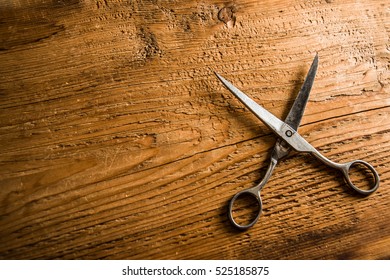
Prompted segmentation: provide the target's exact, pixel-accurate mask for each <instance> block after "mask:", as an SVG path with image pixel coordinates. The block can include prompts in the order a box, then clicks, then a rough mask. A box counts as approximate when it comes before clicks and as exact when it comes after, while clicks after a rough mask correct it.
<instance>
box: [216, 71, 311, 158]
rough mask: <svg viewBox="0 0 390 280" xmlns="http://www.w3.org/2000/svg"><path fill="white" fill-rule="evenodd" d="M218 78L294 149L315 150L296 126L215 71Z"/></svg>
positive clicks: (302, 150)
mask: <svg viewBox="0 0 390 280" xmlns="http://www.w3.org/2000/svg"><path fill="white" fill-rule="evenodd" d="M215 75H216V76H217V77H218V79H220V80H221V82H222V83H223V84H224V85H225V86H226V88H227V89H228V90H230V91H231V92H232V93H233V94H234V95H235V96H236V97H237V98H238V100H240V101H241V102H242V103H243V104H244V105H245V106H246V107H247V108H248V109H249V110H251V111H252V113H253V114H255V116H256V117H257V118H259V119H260V120H261V121H262V122H263V123H264V124H265V125H267V126H268V127H269V128H270V129H271V130H272V131H273V133H275V134H276V135H278V136H279V137H280V138H282V139H283V140H284V141H286V142H287V143H288V144H289V145H290V146H291V147H292V148H293V149H295V150H296V151H300V152H313V151H315V149H314V148H313V146H311V145H310V144H309V143H308V142H307V141H306V140H305V139H303V138H302V136H300V135H299V134H298V133H297V132H296V130H295V129H294V128H292V127H291V126H289V125H288V124H287V123H284V122H283V121H281V120H280V119H278V118H277V117H275V116H274V115H273V114H272V113H270V112H268V111H267V110H266V109H264V108H263V107H262V106H260V105H259V104H257V103H256V102H255V101H253V100H252V99H251V98H250V97H249V96H247V95H246V94H245V93H243V92H242V91H240V90H239V89H238V88H236V87H235V86H233V85H232V84H231V83H230V82H229V81H227V80H226V79H225V78H224V77H222V76H221V75H219V74H217V73H215Z"/></svg>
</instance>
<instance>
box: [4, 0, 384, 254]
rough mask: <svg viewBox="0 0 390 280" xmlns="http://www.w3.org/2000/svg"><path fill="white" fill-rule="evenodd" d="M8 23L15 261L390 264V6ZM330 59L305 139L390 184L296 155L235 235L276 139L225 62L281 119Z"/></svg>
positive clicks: (56, 5)
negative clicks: (350, 177) (357, 181)
mask: <svg viewBox="0 0 390 280" xmlns="http://www.w3.org/2000/svg"><path fill="white" fill-rule="evenodd" d="M223 9H224V10H223ZM221 10H223V12H221V13H220V11H221ZM0 34H1V35H0V62H1V67H0V107H1V110H0V257H1V258H2V259H388V258H390V234H389V233H390V210H389V208H390V203H389V195H390V190H389V183H388V182H389V176H390V162H389V157H390V141H389V140H390V95H389V93H390V86H389V83H390V72H389V68H390V39H389V36H390V5H389V1H387V0H377V1H352V0H346V1H338V0H334V1H327V0H326V1H325V0H323V1H320V0H317V1H303V0H296V1H286V0H279V1H270V0H264V1H252V0H243V1H219V0H218V1H217V0H216V1H211V0H204V1H175V0H171V1H159V0H150V1H140V0H134V1H122V0H104V1H103V0H99V1H92V0H72V1H63V0H60V1H57V0H56V1H54V0H30V1H17V0H9V1H5V3H4V2H2V4H1V5H0ZM315 53H318V54H319V57H320V64H319V69H318V73H317V77H316V80H315V84H314V87H313V90H312V93H311V96H310V101H309V103H308V105H307V109H306V112H305V116H304V118H303V120H302V125H301V127H300V133H301V134H302V135H303V136H304V137H305V138H306V139H307V140H308V141H309V142H310V143H312V144H313V146H315V147H316V148H318V149H319V150H320V151H321V152H322V153H323V154H324V155H326V156H327V157H329V158H330V159H332V160H335V161H338V162H346V161H350V160H353V159H363V160H366V161H368V162H370V163H371V164H372V165H373V166H374V167H375V168H376V169H377V170H378V172H379V174H380V178H381V186H380V188H379V190H378V191H377V192H376V193H374V194H373V195H372V196H369V197H359V196H356V195H353V194H352V193H351V192H350V191H348V190H346V189H345V188H344V182H343V180H342V178H341V176H340V174H338V173H335V172H334V171H333V170H331V169H328V168H327V167H324V166H323V165H321V164H320V163H319V162H318V161H316V160H314V159H313V158H311V157H310V156H307V155H301V154H300V155H296V154H292V155H291V156H290V157H288V158H287V159H286V160H284V161H283V162H281V163H280V164H279V165H278V167H277V168H276V171H275V173H274V174H273V176H272V178H271V180H270V181H269V182H268V184H267V186H266V187H265V188H264V190H263V191H262V198H263V204H264V205H263V206H264V209H263V215H262V217H261V218H260V220H259V222H258V223H257V224H256V226H255V227H254V228H252V229H251V230H249V231H246V232H237V231H236V230H234V229H233V228H232V227H231V225H230V224H229V222H228V220H227V216H226V212H227V204H228V201H229V200H230V198H231V197H232V196H233V195H234V194H235V193H236V192H237V191H239V190H242V189H244V188H246V187H249V186H253V185H254V184H256V182H258V181H259V180H260V179H261V178H262V176H263V175H264V172H265V168H266V167H267V165H268V157H269V151H270V149H271V147H272V145H273V144H274V142H275V137H274V136H273V135H272V133H270V131H269V130H268V129H267V128H266V127H265V126H264V125H263V124H262V123H261V122H259V121H258V120H257V119H255V118H254V117H253V116H252V115H251V114H250V112H248V111H247V110H245V109H243V106H242V105H241V104H240V103H239V102H238V101H237V100H236V99H235V98H234V97H233V96H232V95H231V94H230V93H229V92H228V91H227V90H226V89H225V88H224V87H223V86H222V85H221V83H220V82H219V81H218V80H217V79H216V77H215V76H214V74H213V71H217V72H219V73H220V74H222V75H223V76H225V77H226V78H228V79H229V80H231V81H232V82H233V83H234V84H235V85H236V86H237V87H239V88H241V89H242V90H243V91H245V92H246V93H248V94H249V95H250V96H252V97H253V98H254V99H255V100H256V101H258V102H259V103H260V104H261V105H263V106H264V107H265V108H267V109H268V110H270V111H271V112H272V113H274V114H275V115H276V116H279V117H280V118H284V117H285V116H286V114H287V112H288V110H289V108H290V106H291V104H292V102H293V100H294V98H295V95H296V94H297V92H298V90H299V88H300V86H301V84H302V82H303V79H304V77H305V75H306V72H307V70H308V68H309V66H310V63H311V61H312V59H313V58H314V55H315Z"/></svg>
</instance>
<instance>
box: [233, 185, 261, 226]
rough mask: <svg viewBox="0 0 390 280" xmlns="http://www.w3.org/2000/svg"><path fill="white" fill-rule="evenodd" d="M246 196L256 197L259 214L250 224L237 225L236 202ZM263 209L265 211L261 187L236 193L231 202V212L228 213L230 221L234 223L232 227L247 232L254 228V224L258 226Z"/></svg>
mask: <svg viewBox="0 0 390 280" xmlns="http://www.w3.org/2000/svg"><path fill="white" fill-rule="evenodd" d="M244 195H250V196H252V197H254V198H255V199H256V202H257V206H258V209H257V213H256V216H255V217H254V219H253V220H252V221H251V222H250V223H249V224H244V225H242V224H239V223H237V222H236V220H235V219H234V217H233V208H234V202H235V201H236V200H237V199H238V198H239V197H242V196H244ZM262 209H263V203H262V201H261V197H260V190H259V187H258V186H256V187H254V188H251V189H246V190H243V191H240V192H238V193H236V195H235V196H233V198H232V199H231V200H230V203H229V211H228V216H229V220H230V222H231V223H232V225H234V226H235V227H236V228H238V229H240V230H246V229H248V228H250V227H252V226H253V225H254V224H256V222H257V220H258V219H259V218H260V215H261V211H262Z"/></svg>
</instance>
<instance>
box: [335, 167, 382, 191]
mask: <svg viewBox="0 0 390 280" xmlns="http://www.w3.org/2000/svg"><path fill="white" fill-rule="evenodd" d="M354 165H355V166H356V165H364V166H365V167H367V169H368V170H369V171H370V172H371V174H372V175H373V176H372V177H373V179H374V180H373V184H371V185H370V188H369V189H368V190H363V189H361V188H359V187H357V186H356V185H355V184H354V183H353V182H352V180H351V176H350V174H351V172H350V171H351V168H352V166H354ZM340 170H341V171H342V172H343V175H344V179H345V182H346V183H347V184H348V186H349V187H351V188H352V189H353V190H354V191H356V192H358V193H359V194H362V195H370V194H372V193H373V192H375V191H376V190H377V189H378V187H379V175H378V172H377V171H376V170H375V168H374V167H373V166H372V165H371V164H369V163H368V162H366V161H364V160H354V161H351V162H348V163H345V164H341V165H340Z"/></svg>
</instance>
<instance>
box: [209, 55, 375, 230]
mask: <svg viewBox="0 0 390 280" xmlns="http://www.w3.org/2000/svg"><path fill="white" fill-rule="evenodd" d="M317 68H318V54H317V55H316V56H315V58H314V61H313V63H312V65H311V67H310V70H309V72H308V74H307V76H306V78H305V81H304V83H303V85H302V88H301V90H300V91H299V93H298V95H297V98H296V99H295V102H294V104H293V105H292V107H291V109H290V112H289V113H288V115H287V117H286V119H285V121H284V122H283V121H281V120H280V119H278V118H277V117H275V116H274V115H273V114H272V113H270V112H269V111H267V110H266V109H264V108H263V107H262V106H260V105H259V104H257V103H256V102H255V101H253V100H252V99H251V98H249V97H248V96H247V95H246V94H245V93H243V92H241V91H240V90H239V89H237V88H236V87H235V86H233V85H232V84H231V83H230V82H228V81H227V80H226V79H225V78H223V77H222V76H221V75H219V74H217V73H215V74H216V75H217V77H218V78H219V79H220V80H221V82H222V83H223V84H224V85H225V86H226V88H227V89H228V90H230V91H231V92H232V93H233V94H234V95H235V96H236V97H237V98H238V99H239V100H240V101H241V102H242V103H243V104H244V105H245V106H246V107H247V108H248V109H249V110H250V111H252V113H253V114H255V115H256V117H257V118H259V119H260V120H261V121H262V122H263V123H264V124H265V125H267V126H268V127H269V128H270V129H271V130H272V132H273V133H275V134H276V135H277V136H278V140H277V141H276V143H275V146H274V149H273V151H272V154H271V161H270V164H269V166H268V169H267V171H266V173H265V175H264V178H263V179H262V180H261V182H260V183H259V184H258V185H256V186H255V187H252V188H249V189H245V190H243V191H240V192H238V193H237V194H236V195H235V196H234V197H233V198H232V199H231V201H230V204H229V212H228V216H229V220H230V222H231V223H232V224H233V225H234V226H235V227H237V228H238V229H242V230H244V229H248V228H250V227H252V226H253V225H254V224H255V223H256V222H257V220H258V219H259V217H260V215H261V212H262V208H263V205H262V201H261V197H260V191H261V190H262V188H263V187H264V185H265V184H266V183H267V182H268V180H269V178H270V177H271V174H272V172H273V170H274V169H275V166H276V165H277V163H278V161H279V160H280V159H282V158H284V157H286V156H287V155H288V154H289V153H290V151H291V149H294V150H295V151H297V152H303V153H310V154H312V155H313V156H314V157H316V158H317V159H319V160H320V161H321V162H322V163H324V164H326V165H327V166H329V167H332V168H334V169H337V170H339V171H340V172H341V173H342V175H343V177H344V179H345V182H346V183H347V185H348V186H349V187H351V188H352V190H354V191H355V192H357V193H359V194H361V195H369V194H371V193H373V192H375V191H376V190H377V189H378V187H379V175H378V172H377V171H376V170H375V169H374V167H373V166H372V165H370V164H369V163H367V162H365V161H363V160H354V161H351V162H347V163H344V164H339V163H335V162H333V161H331V160H329V159H328V158H326V157H325V156H323V155H322V154H321V153H320V152H319V151H317V150H316V149H315V148H314V147H313V146H312V145H310V144H309V143H308V142H307V141H306V140H305V139H304V138H303V137H302V136H301V135H299V134H298V132H297V130H298V127H299V124H300V122H301V119H302V116H303V113H304V110H305V107H306V103H307V100H308V98H309V94H310V90H311V88H312V86H313V83H314V77H315V75H316V73H317ZM356 165H359V167H363V168H364V169H365V170H366V171H368V172H369V173H371V174H372V177H371V178H373V180H371V178H369V179H370V183H371V185H370V188H369V189H362V188H359V187H357V186H356V185H355V184H354V183H353V182H352V180H351V177H350V170H351V167H352V166H356ZM243 195H250V196H253V197H254V198H255V199H256V201H257V204H258V212H257V215H256V216H255V217H254V219H253V220H252V221H251V222H250V223H248V224H244V225H242V224H239V223H237V222H236V220H235V219H234V217H233V208H234V207H233V206H234V202H235V201H236V200H237V199H238V198H239V197H242V196H243Z"/></svg>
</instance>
